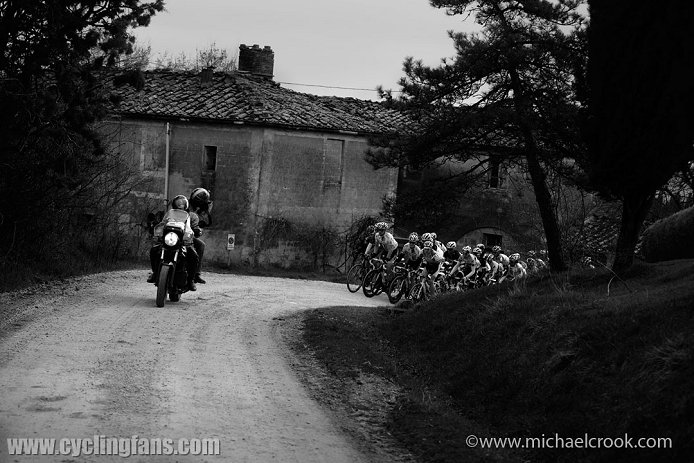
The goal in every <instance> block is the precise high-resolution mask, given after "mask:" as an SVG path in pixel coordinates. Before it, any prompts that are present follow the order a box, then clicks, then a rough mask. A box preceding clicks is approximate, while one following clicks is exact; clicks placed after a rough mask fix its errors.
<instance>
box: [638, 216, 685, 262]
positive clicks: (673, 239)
mask: <svg viewBox="0 0 694 463" xmlns="http://www.w3.org/2000/svg"><path fill="white" fill-rule="evenodd" d="M692 230H694V207H690V208H688V209H683V210H681V211H679V212H677V213H675V214H673V215H671V216H669V217H666V218H664V219H662V220H659V221H657V222H655V223H654V224H653V225H651V226H650V227H648V228H647V229H646V230H645V231H644V233H643V238H642V247H641V251H642V253H643V255H644V256H645V257H646V260H647V261H648V262H658V261H662V260H671V259H687V258H694V240H692Z"/></svg>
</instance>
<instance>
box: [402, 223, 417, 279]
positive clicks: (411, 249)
mask: <svg viewBox="0 0 694 463" xmlns="http://www.w3.org/2000/svg"><path fill="white" fill-rule="evenodd" d="M418 242H419V235H418V234H417V232H412V233H410V236H409V237H408V241H407V243H405V244H404V245H403V247H402V250H401V251H400V257H402V259H403V260H404V261H405V267H406V268H407V269H408V270H414V269H417V268H419V266H420V265H421V263H422V248H420V247H419V246H418V245H417V243H418Z"/></svg>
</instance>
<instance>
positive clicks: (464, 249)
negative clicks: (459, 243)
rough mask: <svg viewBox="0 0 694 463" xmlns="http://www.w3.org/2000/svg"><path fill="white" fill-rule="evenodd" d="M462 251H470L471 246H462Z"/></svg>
mask: <svg viewBox="0 0 694 463" xmlns="http://www.w3.org/2000/svg"><path fill="white" fill-rule="evenodd" d="M462 251H463V252H470V251H472V248H471V247H470V246H463V249H462Z"/></svg>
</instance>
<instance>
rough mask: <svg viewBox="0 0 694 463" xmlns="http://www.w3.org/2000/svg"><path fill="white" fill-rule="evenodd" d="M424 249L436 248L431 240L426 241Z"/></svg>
mask: <svg viewBox="0 0 694 463" xmlns="http://www.w3.org/2000/svg"><path fill="white" fill-rule="evenodd" d="M424 247H425V248H433V247H434V242H433V241H431V240H426V241H425V242H424Z"/></svg>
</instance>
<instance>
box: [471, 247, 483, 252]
mask: <svg viewBox="0 0 694 463" xmlns="http://www.w3.org/2000/svg"><path fill="white" fill-rule="evenodd" d="M472 253H473V254H482V250H481V249H480V248H479V246H477V247H476V248H475V249H473V250H472Z"/></svg>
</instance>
